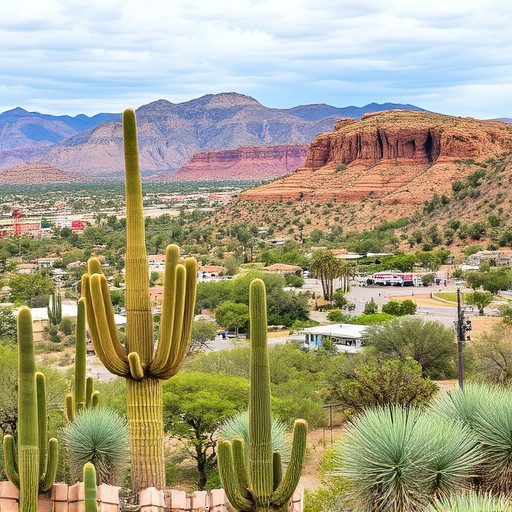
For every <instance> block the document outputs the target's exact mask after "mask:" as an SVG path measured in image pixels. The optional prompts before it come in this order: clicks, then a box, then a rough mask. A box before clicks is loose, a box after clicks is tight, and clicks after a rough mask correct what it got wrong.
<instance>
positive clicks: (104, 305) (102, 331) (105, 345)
mask: <svg viewBox="0 0 512 512" xmlns="http://www.w3.org/2000/svg"><path fill="white" fill-rule="evenodd" d="M85 292H86V295H85V298H86V304H87V314H88V325H89V327H91V326H93V328H92V329H91V335H92V337H93V341H94V348H95V350H96V353H97V355H98V357H99V358H100V360H101V362H102V363H103V364H104V365H105V367H106V368H107V370H108V371H109V372H111V373H113V374H115V375H120V376H122V377H126V376H127V375H128V371H129V367H128V360H127V357H126V352H125V351H124V348H123V347H122V345H121V344H120V342H119V339H118V336H117V329H116V328H115V323H114V314H113V310H111V309H110V308H109V307H108V305H109V304H110V305H111V303H110V294H109V293H108V285H107V282H106V279H105V276H104V275H103V274H92V275H90V277H89V279H87V280H86V291H85ZM105 292H106V293H107V294H108V295H107V296H106V295H105Z"/></svg>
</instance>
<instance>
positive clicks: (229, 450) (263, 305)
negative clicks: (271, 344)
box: [217, 279, 307, 512]
mask: <svg viewBox="0 0 512 512" xmlns="http://www.w3.org/2000/svg"><path fill="white" fill-rule="evenodd" d="M249 293H250V296H249V315H250V335H251V388H250V394H249V460H248V461H246V459H245V450H244V444H243V441H242V440H241V439H234V440H233V442H232V443H231V442H229V441H219V444H218V447H217V454H218V460H219V473H220V478H221V480H222V485H223V487H224V490H225V492H226V495H227V497H228V499H229V501H230V503H231V504H232V505H233V506H234V507H235V508H236V509H237V510H239V511H240V512H270V511H276V512H277V511H279V512H281V511H283V510H286V507H287V505H288V502H289V501H290V498H291V497H292V494H293V491H294V490H295V488H296V487H297V484H298V483H299V478H300V475H301V472H302V466H303V463H304V456H305V453H306V437H307V423H306V422H305V421H304V420H296V421H295V424H294V426H293V442H292V451H291V456H290V463H289V464H288V467H287V469H286V473H285V475H284V477H283V475H282V463H281V455H280V454H279V452H274V453H272V445H271V429H272V417H271V409H270V371H269V362H268V350H267V301H266V294H265V284H264V283H263V281H262V280H261V279H255V280H254V281H253V282H252V283H251V287H250V292H249Z"/></svg>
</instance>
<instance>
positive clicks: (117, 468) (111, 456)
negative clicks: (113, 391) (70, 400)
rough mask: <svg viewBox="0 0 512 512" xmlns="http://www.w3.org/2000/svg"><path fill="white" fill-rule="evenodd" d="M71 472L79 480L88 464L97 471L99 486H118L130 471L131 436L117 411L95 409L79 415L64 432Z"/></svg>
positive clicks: (86, 410) (84, 411)
mask: <svg viewBox="0 0 512 512" xmlns="http://www.w3.org/2000/svg"><path fill="white" fill-rule="evenodd" d="M64 440H65V442H66V445H67V448H68V453H69V460H70V466H71V472H72V473H73V476H74V477H76V478H79V477H80V475H81V472H82V468H83V466H84V464H85V463H87V462H91V463H92V464H94V467H95V468H96V475H97V480H98V484H102V483H107V484H118V483H120V482H121V480H122V477H123V474H124V471H125V469H126V468H127V465H128V462H129V457H130V452H129V442H128V440H129V435H128V425H127V424H126V421H125V420H124V419H123V418H121V416H119V414H117V413H116V412H115V411H112V410H110V409H104V408H102V407H95V408H93V409H84V410H83V411H81V412H79V413H78V414H77V415H76V417H75V419H74V420H73V422H71V423H69V424H68V425H67V427H66V428H65V430H64Z"/></svg>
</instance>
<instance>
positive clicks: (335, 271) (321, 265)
mask: <svg viewBox="0 0 512 512" xmlns="http://www.w3.org/2000/svg"><path fill="white" fill-rule="evenodd" d="M310 268H311V271H312V272H313V275H314V276H315V277H316V278H317V279H320V281H321V283H322V290H323V294H324V299H325V300H328V301H331V300H332V296H333V292H334V280H335V279H336V278H338V277H340V276H341V275H342V273H343V271H344V269H343V264H342V263H341V262H340V260H339V259H337V258H336V256H334V254H333V253H332V252H331V251H329V250H326V249H321V250H319V251H315V252H314V253H313V255H312V256H311V261H310Z"/></svg>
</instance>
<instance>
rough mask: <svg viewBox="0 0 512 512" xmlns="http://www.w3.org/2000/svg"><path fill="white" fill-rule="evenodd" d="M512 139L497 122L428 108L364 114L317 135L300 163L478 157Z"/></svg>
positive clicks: (499, 149) (422, 161)
mask: <svg viewBox="0 0 512 512" xmlns="http://www.w3.org/2000/svg"><path fill="white" fill-rule="evenodd" d="M511 139H512V133H511V131H510V130H509V129H508V127H507V126H506V125H505V124H503V123H500V122H495V121H478V120H476V119H471V118H459V117H452V116H444V115H441V114H432V113H428V112H408V111H403V110H395V111H387V112H377V113H372V114H366V115H365V116H363V118H362V119H361V121H355V120H353V119H348V120H342V121H338V122H337V123H336V125H335V126H334V131H332V132H330V133H325V134H321V135H319V136H318V137H317V138H316V139H315V140H314V141H313V142H312V143H311V145H310V148H309V151H308V157H307V160H306V163H305V165H304V167H305V168H308V169H320V168H322V167H325V166H328V165H339V164H350V163H352V162H355V161H357V160H361V161H364V162H374V163H377V162H379V161H382V160H400V161H407V162H416V163H419V164H426V163H430V164H433V163H436V162H437V161H438V160H439V159H454V158H473V159H475V160H478V159H480V158H484V157H486V156H488V155H489V154H494V153H500V152H503V151H504V150H505V148H506V147H508V145H509V144H510V141H511Z"/></svg>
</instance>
